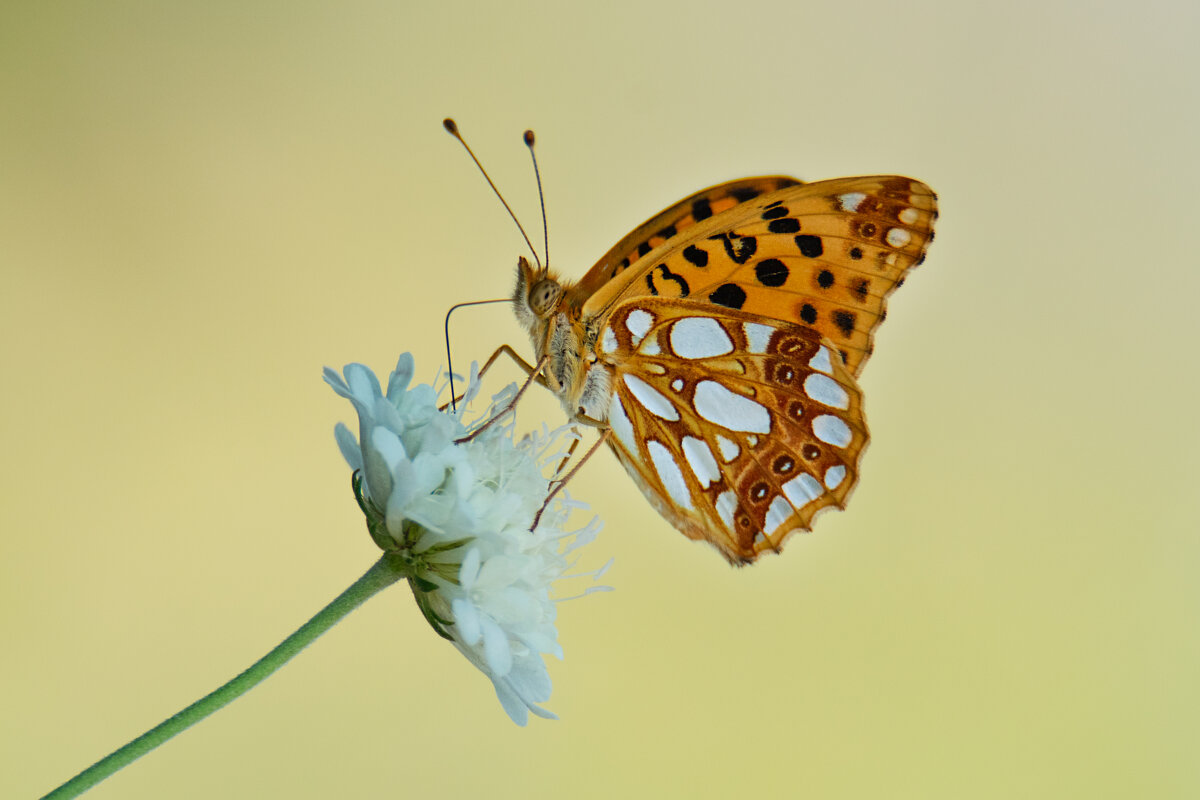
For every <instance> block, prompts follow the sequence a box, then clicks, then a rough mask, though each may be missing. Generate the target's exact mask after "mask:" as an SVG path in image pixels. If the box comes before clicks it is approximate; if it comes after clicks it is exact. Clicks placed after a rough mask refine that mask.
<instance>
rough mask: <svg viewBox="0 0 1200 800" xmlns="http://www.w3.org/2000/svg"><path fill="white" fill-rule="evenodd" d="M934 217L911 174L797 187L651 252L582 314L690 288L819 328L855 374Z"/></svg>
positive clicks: (595, 295)
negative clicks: (886, 306)
mask: <svg viewBox="0 0 1200 800" xmlns="http://www.w3.org/2000/svg"><path fill="white" fill-rule="evenodd" d="M709 191H712V190H709ZM677 208H678V207H677ZM936 217H937V205H936V197H935V196H934V194H933V192H932V191H931V190H930V189H929V187H927V186H926V185H925V184H923V183H921V182H919V181H914V180H911V179H909V178H901V177H864V178H843V179H839V180H832V181H821V182H818V183H810V184H799V185H794V186H788V187H785V188H782V189H779V190H777V191H773V192H768V193H765V194H762V195H759V196H758V197H755V198H753V199H750V200H747V201H746V202H742V203H740V204H737V205H734V206H731V207H730V208H729V210H727V211H725V212H724V213H722V214H719V215H715V216H713V217H711V218H709V219H707V220H705V221H703V222H699V223H697V224H693V225H692V226H691V227H689V228H687V230H686V231H683V232H681V233H679V234H678V235H677V236H676V237H674V238H673V239H671V240H669V241H665V242H664V243H663V244H662V245H660V246H658V247H656V248H654V249H651V250H647V251H646V252H645V253H644V255H642V257H641V258H640V260H638V261H637V262H636V263H635V264H633V265H632V266H631V267H630V268H629V269H628V270H625V271H624V272H623V274H618V275H617V276H616V277H615V278H612V279H610V280H607V281H606V282H605V283H603V285H602V286H601V287H599V289H598V290H597V291H594V292H591V293H589V299H588V300H587V301H586V302H585V303H584V305H583V313H584V315H585V316H587V315H603V314H604V313H605V312H606V311H607V310H608V309H609V308H611V307H614V306H615V305H616V304H617V303H620V302H621V301H624V300H628V299H631V298H633V297H638V296H659V297H676V298H689V299H692V300H695V301H699V302H704V303H711V304H713V305H717V306H723V307H726V308H730V309H736V310H742V311H746V312H750V313H753V314H758V315H761V316H765V317H770V318H772V319H778V320H785V321H789V322H794V323H797V324H800V325H804V326H807V327H811V328H813V329H815V330H817V331H818V332H820V333H821V334H822V335H824V336H826V337H828V338H829V339H830V341H832V342H833V343H834V345H835V347H836V349H837V351H838V352H839V353H840V354H841V356H842V359H843V361H844V362H845V364H846V366H847V367H848V368H849V370H850V372H851V373H852V374H854V375H857V374H858V373H859V372H860V371H861V369H862V366H863V363H864V362H865V360H866V358H867V357H868V356H869V355H870V353H871V350H872V338H873V334H874V331H875V328H876V327H878V325H879V323H880V322H881V321H882V320H883V317H884V315H885V301H886V298H887V296H888V295H889V294H891V292H892V291H893V290H894V289H895V288H896V287H897V286H899V284H900V283H901V282H902V280H903V275H904V273H905V271H907V270H908V269H909V268H910V267H912V266H914V265H916V264H919V263H920V262H921V261H922V260H923V258H924V252H925V249H926V247H927V246H928V244H929V242H930V241H931V240H932V238H933V232H932V226H933V222H934V220H935V219H936ZM651 241H653V240H651ZM603 263H604V262H602V263H601V264H598V265H597V267H595V268H593V272H594V271H595V270H596V269H598V268H600V267H601V266H602V264H603ZM592 277H593V275H592V273H589V275H588V276H586V277H585V278H584V281H583V282H582V283H587V282H588V279H589V278H592Z"/></svg>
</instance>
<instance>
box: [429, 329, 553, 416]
mask: <svg viewBox="0 0 1200 800" xmlns="http://www.w3.org/2000/svg"><path fill="white" fill-rule="evenodd" d="M501 353H505V354H507V355H508V356H509V357H510V358H511V359H512V360H513V361H514V362H516V365H517V366H518V367H520V368H521V370H522V371H523V372H524V373H525V374H526V375H527V376H529V377H531V378H533V380H535V381H537V383H538V385H539V386H544V387H545V388H547V389H550V388H551V387H550V384H548V383H547V382H546V378H545V377H544V376H543V375H541V373H540V371H539V370H538V368H537V367H535V366H533V365H532V364H530V363H529V362H528V361H526V360H525V359H523V358H521V357H520V356H519V355H517V353H516V351H515V350H513V349H512V348H511V347H509V346H508V345H506V344H502V345H500V346H499V347H497V348H496V352H494V353H492V354H491V356H489V357H488V360H487V361H485V362H483V366H482V367H481V368H480V369H479V377H481V378H482V377H483V375H484V373H486V372H487V371H488V369H489V368H490V367H491V366H492V364H494V363H495V361H496V359H497V358H499V357H500V354H501ZM535 376H536V377H535ZM465 394H466V392H463V394H460V395H458V396H457V397H455V398H454V400H453V401H452V403H453V404H455V405H457V404H458V402H459V401H460V400H462V399H463V396H464V395H465ZM452 403H449V402H448V403H446V404H444V405H442V406H440V407H439V408H438V411H445V410H446V409H447V408H450V406H451V404H452Z"/></svg>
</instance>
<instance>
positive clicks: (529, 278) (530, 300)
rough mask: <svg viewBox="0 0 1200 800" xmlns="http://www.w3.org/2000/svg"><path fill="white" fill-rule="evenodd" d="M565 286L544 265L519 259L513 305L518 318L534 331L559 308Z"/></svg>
mask: <svg viewBox="0 0 1200 800" xmlns="http://www.w3.org/2000/svg"><path fill="white" fill-rule="evenodd" d="M562 295H563V286H562V284H561V283H559V282H558V278H556V277H555V276H554V275H552V274H551V273H550V271H549V270H548V269H545V268H543V267H534V266H532V265H531V264H530V263H529V261H528V259H526V258H523V257H522V258H520V259H518V260H517V285H516V288H515V289H514V290H513V307H514V308H515V309H516V312H517V319H519V320H520V321H521V324H522V325H523V326H524V327H525V328H527V329H528V330H530V331H532V330H533V329H534V328H536V327H539V323H544V321H545V320H546V319H549V317H550V315H551V314H553V313H554V311H555V309H557V308H558V301H559V299H560V298H561V297H562Z"/></svg>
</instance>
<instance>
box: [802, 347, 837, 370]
mask: <svg viewBox="0 0 1200 800" xmlns="http://www.w3.org/2000/svg"><path fill="white" fill-rule="evenodd" d="M808 365H809V366H810V367H812V368H813V369H815V370H817V371H818V372H824V373H825V374H826V375H832V374H833V364H832V362H830V360H829V348H828V347H826V346H825V345H821V346H820V347H818V348H817V353H816V355H814V356H813V357H812V358H810V359H809V360H808Z"/></svg>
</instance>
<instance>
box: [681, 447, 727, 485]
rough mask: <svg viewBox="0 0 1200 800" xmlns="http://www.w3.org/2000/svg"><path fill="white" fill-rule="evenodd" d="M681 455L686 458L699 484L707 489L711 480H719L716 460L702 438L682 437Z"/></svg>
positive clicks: (719, 472) (719, 475)
mask: <svg viewBox="0 0 1200 800" xmlns="http://www.w3.org/2000/svg"><path fill="white" fill-rule="evenodd" d="M683 456H684V458H686V459H687V462H688V466H689V467H691V468H692V474H693V475H695V476H696V480H698V481H700V486H701V488H703V489H707V488H708V486H709V484H711V483H712V482H713V481H717V480H720V478H721V470H720V469H718V468H717V460H716V459H715V458H713V454H712V450H709V449H708V445H707V444H706V443H705V442H704V440H703V439H697V438H696V437H694V436H685V437H683Z"/></svg>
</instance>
